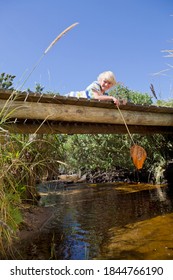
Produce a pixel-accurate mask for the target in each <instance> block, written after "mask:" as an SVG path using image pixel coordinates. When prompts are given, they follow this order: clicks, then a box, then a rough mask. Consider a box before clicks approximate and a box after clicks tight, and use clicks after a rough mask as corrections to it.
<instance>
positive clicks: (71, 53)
mask: <svg viewBox="0 0 173 280" xmlns="http://www.w3.org/2000/svg"><path fill="white" fill-rule="evenodd" d="M0 7H1V9H0V26H1V28H0V38H1V43H0V73H2V72H5V73H9V74H13V75H16V78H15V80H14V81H15V86H16V87H19V86H20V85H21V84H22V82H23V81H24V80H25V78H27V76H28V75H29V73H30V71H31V70H32V69H33V67H34V65H35V63H36V62H37V61H38V60H39V58H40V57H41V56H42V54H43V52H44V51H45V49H46V48H47V47H48V46H49V44H50V43H51V42H52V41H53V40H54V39H55V38H56V37H57V35H58V34H59V33H61V32H62V31H63V30H64V29H65V28H67V27H68V26H70V25H71V24H73V23H75V22H78V23H79V24H78V25H77V26H76V27H74V28H73V29H72V30H71V31H69V32H68V33H67V34H66V35H65V36H63V37H62V38H61V39H60V40H59V41H58V42H57V43H56V44H55V45H54V46H53V47H52V48H51V50H50V51H49V52H48V53H47V54H46V55H45V56H44V58H43V59H42V60H41V62H40V64H39V65H38V67H36V69H35V70H34V72H33V73H32V75H31V76H30V77H29V79H28V80H27V82H26V83H25V84H24V86H23V88H22V89H23V90H24V89H27V88H30V89H31V90H33V89H34V87H35V84H36V83H40V84H41V85H42V86H44V87H45V88H44V91H53V92H59V93H60V94H65V93H67V92H69V91H73V90H74V91H75V90H84V89H85V88H86V86H87V85H88V84H90V83H91V82H92V81H94V80H95V79H96V78H97V76H98V74H99V73H101V72H102V71H105V70H112V71H113V72H114V73H115V75H116V79H117V81H119V82H122V83H123V85H124V86H127V87H128V88H129V89H131V90H134V91H138V92H141V93H146V92H147V93H149V94H151V92H150V84H151V83H152V84H153V85H154V88H155V91H156V94H157V95H158V97H159V98H160V99H165V100H166V99H170V98H173V69H172V67H173V58H171V57H164V55H165V53H163V52H162V50H165V49H173V29H172V26H173V1H172V0H145V1H144V0H107V1H105V0H30V1H24V0H15V1H14V0H6V1H4V0H0ZM163 70H166V71H163ZM162 71H163V72H162ZM156 73H157V74H156ZM151 95H152V94H151Z"/></svg>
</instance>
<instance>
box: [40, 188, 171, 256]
mask: <svg viewBox="0 0 173 280" xmlns="http://www.w3.org/2000/svg"><path fill="white" fill-rule="evenodd" d="M52 188H53V186H52ZM165 189H166V188H165V187H164V188H157V187H153V186H149V185H122V184H105V185H103V184H102V185H83V184H81V185H78V186H68V187H64V188H62V189H61V190H59V189H58V190H56V192H55V191H54V192H53V195H52V194H51V190H50V195H49V196H47V197H46V198H45V203H48V204H51V203H53V204H54V205H55V207H56V215H55V217H54V219H53V221H52V223H50V224H49V225H48V227H49V228H48V229H46V228H45V231H46V230H47V231H49V234H54V256H53V258H56V259H71V260H74V259H75V260H78V259H80V260H82V259H95V258H99V259H158V258H160V257H161V259H171V258H173V253H172V251H173V250H172V249H163V248H172V245H171V244H172V241H173V235H172V230H170V229H172V225H173V216H172V214H169V213H172V209H173V207H172V202H171V199H169V197H167V195H166V191H165ZM166 214H169V216H168V218H165V217H166V216H167V215H166ZM165 221H167V223H168V225H167V223H165ZM156 233H159V234H156ZM151 235H152V238H151ZM165 238H166V239H165ZM153 240H154V241H153ZM153 242H154V244H153ZM139 248H140V250H139ZM141 248H143V249H141ZM147 248H148V249H147ZM149 248H150V249H149ZM160 248H162V250H161V249H160ZM160 250H161V251H162V253H158V252H160ZM165 250H166V251H165ZM171 250H172V251H171ZM168 251H169V252H168ZM153 252H155V254H154V253H153Z"/></svg>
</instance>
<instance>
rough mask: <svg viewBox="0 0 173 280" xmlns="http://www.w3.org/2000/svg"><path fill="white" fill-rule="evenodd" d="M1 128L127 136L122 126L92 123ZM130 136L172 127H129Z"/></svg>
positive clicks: (172, 129) (164, 131)
mask: <svg viewBox="0 0 173 280" xmlns="http://www.w3.org/2000/svg"><path fill="white" fill-rule="evenodd" d="M2 127H3V128H4V129H6V130H8V131H9V132H11V133H22V134H30V133H36V134H127V130H126V127H125V126H124V125H114V124H108V125H106V124H93V123H72V122H69V123H67V122H46V123H44V122H43V123H42V122H37V123H36V122H35V123H32V122H28V120H27V121H25V122H24V123H13V122H9V123H6V124H4V125H2ZM129 130H130V133H131V134H134V133H138V134H142V135H151V134H156V133H161V134H173V127H163V126H157V127H149V126H137V125H136V126H129Z"/></svg>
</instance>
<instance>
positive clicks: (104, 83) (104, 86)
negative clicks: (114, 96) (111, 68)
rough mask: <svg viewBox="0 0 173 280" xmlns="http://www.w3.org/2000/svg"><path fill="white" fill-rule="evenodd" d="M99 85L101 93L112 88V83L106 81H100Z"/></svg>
mask: <svg viewBox="0 0 173 280" xmlns="http://www.w3.org/2000/svg"><path fill="white" fill-rule="evenodd" d="M100 85H101V88H102V90H103V91H107V90H109V89H110V88H111V87H112V83H111V82H109V81H108V80H106V79H103V80H101V83H100Z"/></svg>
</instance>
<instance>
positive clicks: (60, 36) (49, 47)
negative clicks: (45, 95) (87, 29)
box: [18, 22, 78, 98]
mask: <svg viewBox="0 0 173 280" xmlns="http://www.w3.org/2000/svg"><path fill="white" fill-rule="evenodd" d="M77 24H78V22H76V23H73V24H72V25H70V26H69V27H67V28H66V29H65V30H63V31H62V32H61V33H60V34H59V35H58V36H57V37H56V38H55V39H54V40H53V41H52V42H51V43H50V45H49V46H48V47H47V48H46V50H45V51H44V52H43V54H42V55H41V57H40V58H39V60H38V61H37V62H36V63H35V65H34V66H33V68H32V69H31V71H30V73H29V74H28V76H27V77H26V79H25V80H24V82H23V84H22V85H21V86H20V87H19V89H18V90H21V89H22V88H23V86H24V84H25V83H26V82H27V80H28V79H29V78H30V76H31V75H32V73H33V72H34V70H35V69H36V68H37V67H38V65H39V64H40V63H41V61H42V59H43V57H44V56H45V55H46V54H47V53H48V51H50V49H51V48H52V47H53V46H54V45H55V44H56V43H57V42H58V41H59V40H60V39H61V38H62V37H63V36H64V35H65V34H66V33H67V32H69V31H70V30H71V29H72V28H74V27H75V26H76V25H77ZM26 98H27V97H26Z"/></svg>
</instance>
